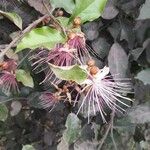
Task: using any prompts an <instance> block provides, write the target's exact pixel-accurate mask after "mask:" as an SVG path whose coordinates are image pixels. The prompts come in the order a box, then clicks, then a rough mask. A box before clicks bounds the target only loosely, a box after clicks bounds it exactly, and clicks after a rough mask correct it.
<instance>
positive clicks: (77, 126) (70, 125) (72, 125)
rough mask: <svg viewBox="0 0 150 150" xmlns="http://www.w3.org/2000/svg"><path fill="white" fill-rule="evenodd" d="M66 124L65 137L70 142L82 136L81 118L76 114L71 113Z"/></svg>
mask: <svg viewBox="0 0 150 150" xmlns="http://www.w3.org/2000/svg"><path fill="white" fill-rule="evenodd" d="M65 126H66V128H67V129H66V130H65V131H64V134H63V139H64V140H65V141H66V142H67V143H68V144H72V143H73V142H75V141H76V140H77V139H78V138H79V136H80V133H81V121H80V120H79V118H78V117H77V116H76V115H75V114H73V113H70V114H69V115H68V117H67V120H66V124H65Z"/></svg>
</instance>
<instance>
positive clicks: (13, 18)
mask: <svg viewBox="0 0 150 150" xmlns="http://www.w3.org/2000/svg"><path fill="white" fill-rule="evenodd" d="M0 14H1V15H3V16H5V17H7V18H8V19H9V20H10V21H12V22H13V23H14V24H15V25H16V26H17V27H18V28H20V29H22V19H21V17H20V16H19V15H18V14H16V13H14V12H12V13H10V12H4V11H1V10H0Z"/></svg>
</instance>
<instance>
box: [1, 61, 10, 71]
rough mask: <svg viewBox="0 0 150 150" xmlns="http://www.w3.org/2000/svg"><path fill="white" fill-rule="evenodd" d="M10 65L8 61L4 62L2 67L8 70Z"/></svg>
mask: <svg viewBox="0 0 150 150" xmlns="http://www.w3.org/2000/svg"><path fill="white" fill-rule="evenodd" d="M8 67H9V65H8V63H7V62H3V64H2V68H3V69H4V70H6V69H8Z"/></svg>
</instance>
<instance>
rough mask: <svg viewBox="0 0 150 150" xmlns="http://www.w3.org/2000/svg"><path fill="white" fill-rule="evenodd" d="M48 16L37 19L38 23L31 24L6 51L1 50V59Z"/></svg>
mask: <svg viewBox="0 0 150 150" xmlns="http://www.w3.org/2000/svg"><path fill="white" fill-rule="evenodd" d="M47 17H48V15H44V16H43V17H41V18H39V19H37V20H36V21H34V22H33V23H31V24H30V25H29V26H28V27H27V28H25V29H24V30H23V31H22V32H21V34H20V35H18V36H17V37H16V38H14V40H13V41H12V42H11V43H10V44H9V45H8V46H7V47H6V48H5V49H4V50H1V51H2V52H1V53H0V59H1V58H2V57H3V56H4V55H5V54H6V53H7V51H8V50H9V49H10V48H11V47H13V46H14V45H15V44H16V42H18V41H19V40H21V39H22V38H23V37H24V35H25V34H26V33H28V32H30V31H31V30H32V28H34V27H36V26H37V25H38V24H39V23H40V22H41V21H43V20H44V19H45V18H47Z"/></svg>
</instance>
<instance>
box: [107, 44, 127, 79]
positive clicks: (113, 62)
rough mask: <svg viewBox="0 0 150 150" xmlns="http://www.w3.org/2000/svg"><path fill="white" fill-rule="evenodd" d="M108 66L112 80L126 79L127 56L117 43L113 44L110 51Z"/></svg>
mask: <svg viewBox="0 0 150 150" xmlns="http://www.w3.org/2000/svg"><path fill="white" fill-rule="evenodd" d="M108 65H109V68H110V72H111V74H112V75H114V79H115V78H124V77H126V73H127V70H128V56H127V54H126V53H125V51H124V49H123V48H122V47H121V46H120V45H119V44H118V43H114V44H113V45H112V47H111V49H110V52H109V55H108Z"/></svg>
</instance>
